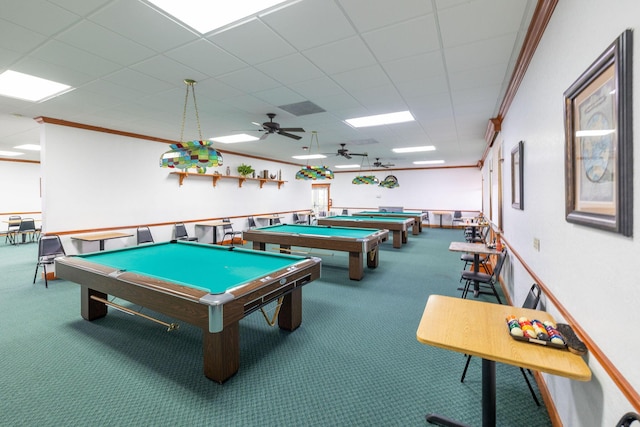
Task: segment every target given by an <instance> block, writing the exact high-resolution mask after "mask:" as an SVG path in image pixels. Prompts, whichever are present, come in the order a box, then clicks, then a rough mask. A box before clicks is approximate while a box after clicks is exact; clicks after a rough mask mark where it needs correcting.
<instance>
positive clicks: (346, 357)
mask: <svg viewBox="0 0 640 427" xmlns="http://www.w3.org/2000/svg"><path fill="white" fill-rule="evenodd" d="M462 237H463V236H462V231H460V230H447V229H425V231H424V232H423V233H422V234H421V235H419V236H413V235H410V236H409V243H408V244H407V245H405V246H403V248H402V249H400V250H398V249H393V248H392V246H391V242H390V241H388V242H386V243H384V244H383V246H382V248H381V251H380V265H379V267H378V268H377V269H373V270H371V269H368V268H365V277H364V279H363V280H361V281H351V280H349V279H348V267H347V255H346V254H345V253H340V252H336V253H333V254H330V253H328V252H324V253H323V255H322V258H323V267H322V278H321V279H320V280H317V281H315V282H313V283H311V284H309V285H307V286H305V287H304V288H303V322H302V326H301V327H300V328H299V329H298V330H296V331H294V332H291V333H290V332H285V331H280V330H279V329H278V328H277V327H269V326H268V325H267V323H266V322H265V320H264V318H263V316H262V315H261V314H260V313H259V312H256V313H253V314H251V315H249V316H248V317H247V318H245V319H243V320H242V321H241V322H240V340H241V350H240V351H241V360H240V370H239V371H238V373H237V374H236V375H235V376H233V377H232V378H231V379H229V380H228V381H227V382H225V383H224V384H222V385H219V384H217V383H215V382H212V381H210V380H208V379H207V378H206V377H205V376H204V375H203V373H202V339H201V331H200V330H199V329H197V328H195V327H193V326H191V325H188V324H184V323H182V324H181V325H180V329H178V330H177V331H173V332H167V331H166V330H165V329H164V328H163V327H162V326H160V325H157V324H156V323H153V322H150V321H148V320H145V319H143V318H140V317H138V316H135V317H134V316H130V315H127V314H125V313H122V312H119V311H116V310H110V311H109V315H108V316H106V317H105V318H102V319H99V320H96V321H94V322H87V321H85V320H83V319H82V318H81V317H80V287H79V286H78V285H77V284H75V283H71V282H66V281H62V280H55V281H51V282H49V288H48V289H45V287H44V280H42V279H41V278H40V275H39V277H38V280H37V281H36V284H35V285H34V284H32V283H31V282H32V280H33V274H34V270H35V261H36V256H37V245H36V244H25V245H20V246H10V245H5V244H2V242H0V362H1V364H2V365H1V370H2V371H1V374H0V396H1V398H0V425H2V426H38V427H42V426H426V425H427V423H426V421H425V418H424V416H425V414H426V413H427V412H437V413H440V414H443V415H446V416H449V417H452V418H456V419H458V420H460V421H463V422H466V423H469V424H471V425H480V424H481V422H480V420H481V389H482V387H481V386H482V384H481V372H480V365H481V360H480V359H479V358H473V359H472V362H471V366H470V367H469V372H468V373H467V378H466V380H465V383H464V384H463V383H460V374H461V373H462V369H463V367H464V362H465V357H464V356H463V355H462V354H459V353H454V352H450V351H447V350H443V349H438V348H434V347H430V346H426V345H423V344H420V343H419V342H418V341H417V340H416V329H417V326H418V323H419V321H420V317H421V316H422V312H423V310H424V306H425V303H426V301H427V298H428V297H429V295H430V294H442V295H450V296H459V294H460V292H459V291H457V290H456V288H457V287H458V286H459V283H458V280H459V278H460V270H461V268H462V262H461V261H460V259H459V258H460V254H458V253H453V252H449V251H448V246H449V243H450V242H451V241H452V240H462ZM185 268H187V267H185ZM212 274H215V271H212ZM481 298H483V299H486V300H487V301H492V298H491V297H489V296H481ZM120 302H121V303H124V302H122V301H120ZM124 304H126V303H124ZM146 313H147V314H152V315H155V316H157V317H159V318H164V317H163V316H162V315H159V314H156V313H153V312H149V311H146ZM167 320H170V319H167ZM496 378H497V389H498V394H497V401H498V403H497V405H498V406H497V413H498V415H497V416H498V425H499V426H518V427H520V426H531V427H535V426H549V425H550V424H551V423H550V420H549V416H548V414H547V411H546V409H545V408H544V407H540V408H539V407H537V406H536V405H535V404H534V402H533V400H532V398H531V395H530V394H529V391H528V389H527V387H526V384H525V382H524V380H523V378H522V376H521V373H520V371H519V369H518V368H516V367H513V366H507V365H502V364H497V373H496ZM536 392H537V393H538V395H539V391H538V390H537V388H536Z"/></svg>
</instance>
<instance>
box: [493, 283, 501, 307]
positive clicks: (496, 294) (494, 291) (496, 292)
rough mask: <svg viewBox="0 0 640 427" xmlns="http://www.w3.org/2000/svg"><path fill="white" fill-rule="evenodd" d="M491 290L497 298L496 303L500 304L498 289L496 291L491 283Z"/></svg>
mask: <svg viewBox="0 0 640 427" xmlns="http://www.w3.org/2000/svg"><path fill="white" fill-rule="evenodd" d="M491 290H492V291H493V295H495V297H496V299H497V300H498V304H502V300H501V299H500V295H498V291H496V287H495V286H494V285H493V283H491Z"/></svg>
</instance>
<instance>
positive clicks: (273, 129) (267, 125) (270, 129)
mask: <svg viewBox="0 0 640 427" xmlns="http://www.w3.org/2000/svg"><path fill="white" fill-rule="evenodd" d="M275 116H276V115H275V114H274V113H268V114H267V117H269V121H268V122H264V123H262V124H260V123H256V122H253V124H254V125H256V126H260V127H262V129H260V130H258V132H264V135H262V137H261V138H260V139H265V138H266V137H268V136H269V135H270V134H272V133H277V134H278V135H282V136H286V137H287V138H293V139H295V140H299V139H302V137H301V136H298V135H294V134H292V133H289V132H304V129H302V128H281V127H280V123H276V122H274V121H273V118H274V117H275Z"/></svg>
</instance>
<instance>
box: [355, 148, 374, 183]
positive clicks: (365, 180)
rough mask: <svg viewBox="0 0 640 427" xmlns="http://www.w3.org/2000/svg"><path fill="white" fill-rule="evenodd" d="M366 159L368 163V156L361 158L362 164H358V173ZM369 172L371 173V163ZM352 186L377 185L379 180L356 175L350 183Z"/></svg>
mask: <svg viewBox="0 0 640 427" xmlns="http://www.w3.org/2000/svg"><path fill="white" fill-rule="evenodd" d="M365 158H366V159H367V163H369V156H367V155H364V156H362V162H361V163H360V172H362V166H363V165H364V159H365ZM369 172H373V171H372V170H371V163H369ZM351 183H352V184H355V185H361V184H378V183H380V180H379V179H378V178H376V176H375V175H358V176H356V177H355V178H353V180H352V181H351Z"/></svg>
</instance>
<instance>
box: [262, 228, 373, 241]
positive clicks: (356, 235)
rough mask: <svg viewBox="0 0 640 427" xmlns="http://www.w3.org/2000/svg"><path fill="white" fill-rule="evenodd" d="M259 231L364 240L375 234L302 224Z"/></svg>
mask: <svg viewBox="0 0 640 427" xmlns="http://www.w3.org/2000/svg"><path fill="white" fill-rule="evenodd" d="M255 230H257V231H268V232H273V233H291V234H307V235H315V236H329V237H348V238H353V239H362V238H364V237H367V236H369V235H371V234H372V233H374V232H375V230H373V229H371V228H357V227H335V226H334V227H331V226H322V225H301V224H280V225H273V226H269V227H260V228H257V229H255Z"/></svg>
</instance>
